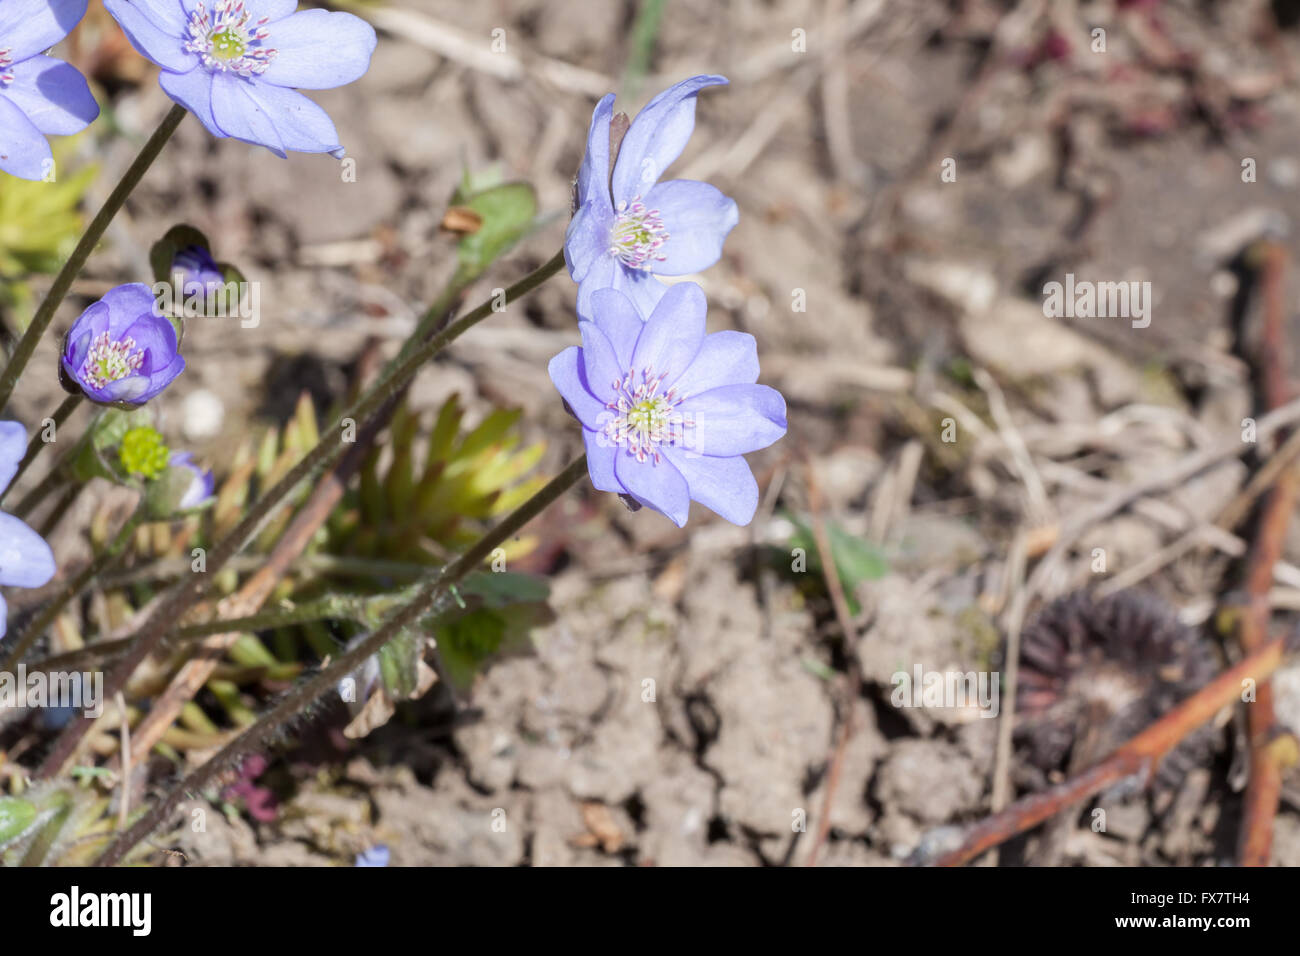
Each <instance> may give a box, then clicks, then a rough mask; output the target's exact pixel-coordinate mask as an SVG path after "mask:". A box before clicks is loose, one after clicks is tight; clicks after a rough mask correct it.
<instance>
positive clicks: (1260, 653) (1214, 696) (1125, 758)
mask: <svg viewBox="0 0 1300 956" xmlns="http://www.w3.org/2000/svg"><path fill="white" fill-rule="evenodd" d="M1285 644H1286V641H1285V638H1281V637H1278V638H1274V639H1273V640H1271V641H1269V642H1268V643H1267V644H1264V645H1263V646H1262V647H1260V648H1258V649H1257V650H1256V651H1254V652H1253V653H1252V654H1250V655H1249V656H1247V657H1245V658H1243V659H1242V660H1241V661H1239V662H1238V663H1237V664H1236V665H1234V666H1233V667H1230V668H1229V669H1228V670H1226V671H1224V672H1223V673H1222V674H1220V675H1219V676H1218V677H1216V678H1215V679H1214V680H1213V681H1211V682H1210V683H1209V684H1207V685H1206V686H1204V687H1202V688H1201V689H1200V690H1199V691H1197V692H1196V693H1195V694H1193V695H1192V696H1191V697H1189V698H1187V699H1186V700H1185V701H1183V702H1182V703H1181V704H1179V705H1178V706H1177V707H1175V708H1174V709H1173V710H1171V711H1169V713H1167V714H1165V715H1164V716H1163V717H1161V718H1160V719H1159V720H1157V721H1156V722H1155V723H1153V724H1152V725H1151V726H1149V727H1147V728H1146V729H1145V730H1143V731H1142V732H1140V733H1139V734H1137V735H1136V736H1134V737H1133V738H1131V739H1130V740H1128V741H1127V742H1126V743H1124V744H1123V745H1122V746H1120V747H1119V748H1118V749H1116V750H1115V751H1114V752H1112V753H1111V754H1110V756H1108V757H1106V758H1105V759H1104V760H1102V761H1101V762H1100V763H1097V764H1094V765H1093V766H1091V767H1089V768H1088V769H1087V770H1084V771H1082V772H1081V773H1079V774H1078V775H1076V776H1074V777H1071V778H1069V779H1068V780H1065V781H1063V782H1061V783H1059V784H1056V785H1055V786H1053V787H1050V788H1048V789H1047V790H1044V791H1042V792H1041V793H1035V794H1031V795H1029V796H1027V797H1024V798H1023V799H1020V800H1017V801H1016V802H1015V803H1013V804H1011V805H1010V806H1009V807H1007V808H1006V809H1005V810H1003V811H1002V812H1001V813H996V814H994V815H993V816H990V817H987V818H986V819H984V820H982V821H981V822H979V823H977V824H975V825H974V826H972V827H971V828H970V829H968V830H967V831H966V834H965V836H964V837H963V839H962V841H961V843H960V845H958V846H957V847H956V848H955V849H952V850H949V851H948V852H946V853H944V854H943V855H942V856H940V857H939V858H938V859H937V860H936V861H935V863H936V865H938V866H960V865H962V864H963V863H969V862H970V861H971V860H973V859H975V858H976V857H977V856H979V855H980V854H981V853H983V852H985V851H986V850H989V849H991V848H993V847H995V846H998V845H999V844H1001V843H1003V842H1004V841H1006V840H1009V839H1010V838H1011V837H1013V836H1015V835H1016V834H1018V833H1023V832H1024V831H1026V830H1028V829H1030V828H1031V827H1034V826H1036V825H1038V824H1039V823H1042V822H1043V821H1044V820H1047V819H1049V818H1050V817H1052V816H1054V815H1055V814H1057V813H1059V812H1061V811H1062V810H1064V809H1065V808H1066V807H1069V806H1072V805H1074V804H1076V803H1078V802H1079V801H1080V800H1084V799H1087V798H1088V797H1089V796H1091V795H1092V794H1094V793H1098V792H1100V791H1102V790H1105V789H1107V788H1109V787H1111V786H1114V785H1115V784H1117V783H1119V782H1120V781H1122V780H1126V779H1129V778H1132V779H1133V780H1135V781H1136V782H1137V783H1138V784H1139V785H1141V786H1143V787H1145V786H1146V784H1147V783H1148V782H1150V780H1151V778H1152V776H1153V774H1154V771H1155V768H1156V766H1157V765H1158V764H1159V762H1160V761H1161V760H1162V759H1163V758H1164V757H1165V755H1166V754H1168V753H1169V751H1170V750H1172V749H1173V748H1174V747H1176V746H1177V745H1178V744H1179V743H1180V742H1181V741H1182V740H1183V738H1185V737H1186V736H1187V735H1188V734H1190V733H1191V732H1192V731H1194V730H1196V729H1197V728H1198V727H1200V726H1201V725H1202V724H1204V723H1205V722H1206V721H1208V720H1210V719H1212V718H1213V717H1214V715H1215V714H1217V713H1218V712H1219V711H1220V710H1221V709H1223V708H1224V707H1226V706H1228V705H1229V704H1232V703H1233V702H1235V701H1236V700H1238V699H1239V697H1240V694H1241V688H1242V682H1243V681H1245V680H1248V679H1249V680H1253V681H1254V682H1255V684H1256V686H1262V685H1263V684H1264V682H1265V681H1267V680H1268V678H1269V677H1270V676H1271V675H1272V674H1273V672H1274V671H1275V670H1277V668H1278V666H1279V665H1280V664H1281V663H1282V656H1283V652H1284V649H1285Z"/></svg>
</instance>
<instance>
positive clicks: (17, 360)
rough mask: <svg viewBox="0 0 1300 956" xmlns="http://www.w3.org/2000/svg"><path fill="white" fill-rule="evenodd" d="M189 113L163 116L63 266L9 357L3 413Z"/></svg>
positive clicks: (0, 384)
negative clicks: (75, 287) (93, 258)
mask: <svg viewBox="0 0 1300 956" xmlns="http://www.w3.org/2000/svg"><path fill="white" fill-rule="evenodd" d="M187 112H188V111H187V110H186V109H185V107H183V106H173V107H172V108H171V110H170V111H168V113H167V115H166V116H165V117H163V121H162V122H161V123H159V124H158V128H157V129H156V130H154V132H153V135H152V136H150V137H149V140H148V142H146V143H145V144H144V146H143V147H141V149H140V153H139V155H137V156H136V158H135V161H134V162H132V163H131V165H130V167H128V168H127V171H126V173H125V174H124V175H123V176H122V180H121V182H119V183H118V184H117V186H116V187H114V189H113V191H112V192H111V193H110V194H109V197H108V199H106V200H104V205H103V206H101V207H100V209H99V212H97V213H95V218H94V219H92V220H91V221H90V225H89V226H87V227H86V231H85V232H84V233H83V234H82V236H81V241H80V242H78V243H77V247H76V248H75V249H73V250H72V255H71V256H69V257H68V261H67V262H65V263H64V264H63V268H62V269H60V270H59V274H58V275H57V276H55V278H54V284H53V285H52V286H50V291H49V292H47V293H46V294H45V301H43V302H42V303H41V306H40V308H39V309H37V310H36V315H35V316H33V317H32V321H31V324H30V325H28V326H27V330H26V331H25V332H24V333H23V337H22V338H21V339H19V341H18V346H17V347H16V348H15V349H14V352H13V355H11V356H10V357H9V363H8V364H7V365H6V366H5V369H4V372H3V373H0V410H3V409H4V407H5V406H6V405H8V404H9V399H10V397H12V395H13V393H14V386H16V385H17V384H18V379H19V378H20V377H21V376H22V374H23V369H25V368H26V367H27V363H28V362H30V361H31V358H32V354H33V353H34V352H35V351H36V343H38V342H39V341H40V340H41V336H43V335H44V334H45V331H46V329H48V328H49V327H50V323H51V322H52V321H54V313H55V312H57V311H58V309H59V306H60V305H62V304H63V300H64V298H65V297H66V296H67V294H68V290H69V289H71V288H72V283H73V281H74V280H75V279H76V278H77V275H78V273H80V272H81V267H82V266H84V265H85V264H86V260H87V259H89V258H90V254H91V253H92V252H93V251H94V250H95V246H96V245H97V244H98V243H99V240H100V239H101V238H103V235H104V232H105V230H107V229H108V224H109V223H110V222H112V221H113V217H114V216H116V215H117V213H118V210H120V209H121V208H122V206H123V205H124V204H125V203H126V198H127V197H128V196H130V195H131V191H132V190H134V189H135V187H136V186H137V185H139V183H140V180H141V179H142V178H144V174H145V172H146V171H147V170H148V169H149V167H150V166H151V165H153V161H154V160H155V159H157V158H158V154H159V153H161V152H162V148H163V147H164V146H165V145H167V140H169V139H171V135H172V133H174V132H176V128H177V127H178V126H180V125H181V120H183V119H185V114H186V113H187Z"/></svg>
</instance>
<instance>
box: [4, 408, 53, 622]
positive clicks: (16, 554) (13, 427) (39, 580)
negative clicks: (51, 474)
mask: <svg viewBox="0 0 1300 956" xmlns="http://www.w3.org/2000/svg"><path fill="white" fill-rule="evenodd" d="M26 451H27V430H26V429H25V428H23V426H22V425H20V424H19V423H18V422H0V493H2V492H3V491H4V490H5V489H6V488H8V487H9V482H11V481H13V480H14V475H16V474H17V473H18V463H19V462H20V461H22V459H23V455H24V454H25V453H26ZM52 577H54V553H53V552H52V551H50V546H49V545H48V544H46V543H45V541H44V540H43V539H42V538H41V536H40V535H38V534H37V533H36V532H35V531H33V530H32V529H31V528H29V527H27V525H25V524H23V523H22V522H21V521H19V520H18V519H17V518H15V517H14V516H13V515H8V514H3V513H0V587H18V588H39V587H41V586H42V585H44V584H46V583H48V582H49V580H50V578H52ZM6 618H7V609H6V607H5V600H4V597H3V596H0V637H4V635H5V626H6Z"/></svg>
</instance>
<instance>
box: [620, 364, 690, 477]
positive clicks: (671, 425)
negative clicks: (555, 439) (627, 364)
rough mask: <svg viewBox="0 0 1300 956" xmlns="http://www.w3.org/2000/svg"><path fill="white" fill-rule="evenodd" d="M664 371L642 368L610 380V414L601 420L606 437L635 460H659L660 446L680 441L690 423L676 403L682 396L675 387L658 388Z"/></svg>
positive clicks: (662, 381) (665, 376)
mask: <svg viewBox="0 0 1300 956" xmlns="http://www.w3.org/2000/svg"><path fill="white" fill-rule="evenodd" d="M665 378H667V374H666V373H661V374H659V375H655V374H654V372H653V371H652V370H651V369H648V368H647V369H643V370H642V371H641V373H640V374H639V375H638V374H637V373H635V372H628V373H626V374H625V375H624V376H623V377H622V378H621V379H619V380H618V381H616V382H613V383H611V385H612V387H613V389H614V393H615V397H614V398H613V399H611V400H610V401H609V402H607V403H606V405H605V407H606V408H608V409H609V410H610V411H611V412H613V414H612V415H611V416H610V417H609V419H608V420H606V421H605V423H604V435H605V439H606V440H607V441H609V442H611V443H613V444H615V445H620V446H622V447H623V448H626V449H627V450H628V452H629V453H630V454H631V455H632V456H633V457H635V458H636V459H637V461H647V460H649V461H653V462H655V463H656V464H657V463H658V462H659V449H660V448H661V447H663V446H665V445H681V444H683V442H684V440H685V437H686V436H685V429H686V428H689V427H692V423H691V422H689V421H688V420H687V419H686V418H685V417H683V415H682V413H681V412H679V411H678V410H677V406H678V405H680V404H681V402H682V396H680V395H678V394H677V392H676V390H675V389H671V388H670V389H668V390H667V391H665V392H660V391H659V389H660V387H661V386H662V385H663V383H664V379H665Z"/></svg>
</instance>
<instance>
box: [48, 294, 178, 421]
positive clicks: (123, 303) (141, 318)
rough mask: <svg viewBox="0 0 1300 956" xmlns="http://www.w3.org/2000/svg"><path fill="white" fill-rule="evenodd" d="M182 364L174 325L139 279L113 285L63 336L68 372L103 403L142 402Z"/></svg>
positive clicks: (161, 387) (130, 403)
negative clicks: (65, 335) (125, 283)
mask: <svg viewBox="0 0 1300 956" xmlns="http://www.w3.org/2000/svg"><path fill="white" fill-rule="evenodd" d="M184 368H185V359H183V358H181V355H180V352H179V343H178V342H177V339H176V329H175V327H174V326H173V325H172V324H171V322H170V321H169V320H168V319H167V318H166V317H164V316H163V314H162V313H161V311H160V310H159V309H158V304H157V300H156V299H155V298H154V296H153V293H151V292H150V291H149V287H148V286H146V285H144V284H143V283H140V282H134V283H131V284H129V285H120V286H118V287H117V288H116V289H112V290H110V291H109V292H108V294H107V295H105V296H104V297H103V298H102V299H100V300H99V301H98V302H96V303H95V304H94V305H92V306H91V307H90V308H88V309H87V310H86V311H85V312H83V313H81V316H80V317H79V318H78V319H77V321H76V322H74V323H73V324H72V328H71V329H70V330H69V331H68V336H67V338H66V339H65V340H64V345H63V372H64V375H65V377H66V378H67V379H69V380H70V381H72V382H73V383H75V384H76V385H77V387H79V388H80V389H81V390H82V392H84V393H85V395H86V397H87V398H89V399H90V400H91V401H92V402H98V403H100V404H103V405H143V404H144V403H145V402H147V401H149V399H151V398H153V397H154V396H155V395H157V394H158V393H159V392H161V391H162V390H163V389H164V388H166V387H167V386H168V385H169V384H170V383H171V381H172V379H174V378H175V377H176V376H177V375H179V374H180V373H181V371H182V370H183V369H184Z"/></svg>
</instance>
